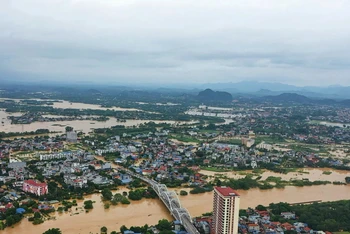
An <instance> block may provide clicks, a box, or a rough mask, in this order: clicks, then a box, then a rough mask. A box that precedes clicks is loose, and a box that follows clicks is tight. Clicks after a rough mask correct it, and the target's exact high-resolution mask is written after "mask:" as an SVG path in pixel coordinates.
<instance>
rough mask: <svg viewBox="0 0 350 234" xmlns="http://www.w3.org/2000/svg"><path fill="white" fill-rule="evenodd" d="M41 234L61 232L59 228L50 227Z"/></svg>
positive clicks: (58, 233)
mask: <svg viewBox="0 0 350 234" xmlns="http://www.w3.org/2000/svg"><path fill="white" fill-rule="evenodd" d="M43 234H62V232H61V230H60V229H59V228H50V229H49V230H47V231H46V232H43Z"/></svg>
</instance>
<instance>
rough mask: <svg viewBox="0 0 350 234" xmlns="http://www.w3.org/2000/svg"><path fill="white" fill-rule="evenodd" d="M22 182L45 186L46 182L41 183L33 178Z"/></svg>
mask: <svg viewBox="0 0 350 234" xmlns="http://www.w3.org/2000/svg"><path fill="white" fill-rule="evenodd" d="M24 183H27V184H30V185H32V186H46V183H41V182H39V181H35V180H25V181H24Z"/></svg>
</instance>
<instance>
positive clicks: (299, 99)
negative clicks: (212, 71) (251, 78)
mask: <svg viewBox="0 0 350 234" xmlns="http://www.w3.org/2000/svg"><path fill="white" fill-rule="evenodd" d="M253 99H254V100H256V101H260V102H271V103H278V104H283V103H295V104H318V105H338V106H339V105H340V106H346V107H350V99H347V100H341V101H339V100H338V101H337V100H333V99H319V98H318V99H316V98H308V97H306V96H303V95H300V94H296V93H282V94H279V95H275V96H271V95H270V96H264V97H255V98H253Z"/></svg>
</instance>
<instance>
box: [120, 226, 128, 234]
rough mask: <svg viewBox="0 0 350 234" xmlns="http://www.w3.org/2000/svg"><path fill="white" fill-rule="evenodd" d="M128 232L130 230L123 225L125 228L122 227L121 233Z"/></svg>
mask: <svg viewBox="0 0 350 234" xmlns="http://www.w3.org/2000/svg"><path fill="white" fill-rule="evenodd" d="M127 230H128V228H127V227H126V226H125V225H123V226H121V227H120V232H121V233H124V232H125V231H127Z"/></svg>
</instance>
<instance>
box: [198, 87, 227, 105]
mask: <svg viewBox="0 0 350 234" xmlns="http://www.w3.org/2000/svg"><path fill="white" fill-rule="evenodd" d="M197 98H198V99H199V100H200V101H202V102H231V101H232V95H231V94H230V93H228V92H221V91H213V90H211V89H206V90H204V91H201V92H199V94H198V96H197Z"/></svg>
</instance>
